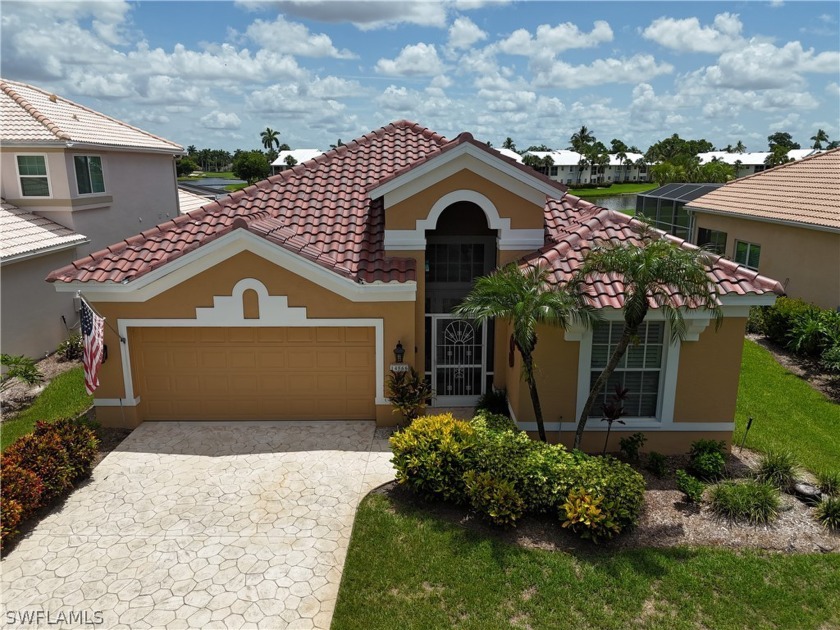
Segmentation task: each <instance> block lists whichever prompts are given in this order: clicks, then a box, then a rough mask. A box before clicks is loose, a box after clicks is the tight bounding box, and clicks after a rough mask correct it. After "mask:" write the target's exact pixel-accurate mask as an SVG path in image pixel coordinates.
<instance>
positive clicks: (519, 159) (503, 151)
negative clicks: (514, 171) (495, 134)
mask: <svg viewBox="0 0 840 630" xmlns="http://www.w3.org/2000/svg"><path fill="white" fill-rule="evenodd" d="M493 148H494V149H496V147H493ZM496 151H498V152H499V153H501V154H502V155H504V156H505V157H509V158H510V159H511V160H516V161H517V162H519V163H520V164H522V156H521V155H519V154H518V153H517V152H516V151H514V150H512V149H496Z"/></svg>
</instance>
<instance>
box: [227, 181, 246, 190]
mask: <svg viewBox="0 0 840 630" xmlns="http://www.w3.org/2000/svg"><path fill="white" fill-rule="evenodd" d="M243 188H248V184H247V183H246V184H229V185H228V186H225V190H227V191H228V192H236V191H237V190H242V189H243Z"/></svg>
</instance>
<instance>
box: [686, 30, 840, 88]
mask: <svg viewBox="0 0 840 630" xmlns="http://www.w3.org/2000/svg"><path fill="white" fill-rule="evenodd" d="M838 67H840V53H837V52H822V53H819V54H817V53H815V52H814V49H813V48H811V49H809V50H803V49H802V44H800V43H799V42H788V43H787V44H785V45H784V46H782V47H781V48H779V47H777V46H774V45H773V44H770V43H767V42H761V41H756V40H751V41H750V42H749V43H748V44H746V45H745V46H742V47H741V48H739V49H738V50H733V51H730V52H726V53H724V54H722V55H721V56H720V58H719V59H718V62H717V64H716V65H713V66H709V67H708V68H706V70H705V73H704V77H703V79H704V81H705V82H707V83H708V84H710V85H714V86H719V87H729V88H736V89H753V90H756V89H768V88H782V87H788V88H790V87H801V86H802V85H803V78H802V74H803V73H821V74H822V73H825V74H831V73H836V72H837V69H838Z"/></svg>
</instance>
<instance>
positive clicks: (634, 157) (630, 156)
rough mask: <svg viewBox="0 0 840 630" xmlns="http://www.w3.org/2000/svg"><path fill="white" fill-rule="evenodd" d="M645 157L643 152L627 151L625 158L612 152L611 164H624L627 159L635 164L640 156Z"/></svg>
mask: <svg viewBox="0 0 840 630" xmlns="http://www.w3.org/2000/svg"><path fill="white" fill-rule="evenodd" d="M643 157H645V156H644V155H642V154H641V153H626V154H625V155H624V158H623V159H619V158H618V153H610V166H624V161H625V160H630V161H631V162H633V163H634V164H635V163H636V160H638V159H639V158H643Z"/></svg>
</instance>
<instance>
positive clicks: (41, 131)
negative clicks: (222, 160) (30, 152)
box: [0, 79, 184, 153]
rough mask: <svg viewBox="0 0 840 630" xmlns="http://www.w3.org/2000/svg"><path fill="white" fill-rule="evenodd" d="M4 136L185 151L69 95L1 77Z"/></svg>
mask: <svg viewBox="0 0 840 630" xmlns="http://www.w3.org/2000/svg"><path fill="white" fill-rule="evenodd" d="M0 139H2V140H3V141H4V142H21V143H35V144H37V143H48V142H57V141H61V142H78V143H88V144H96V145H110V146H114V147H131V148H145V149H151V150H157V151H166V152H171V153H183V151H184V148H183V147H182V146H181V145H178V144H175V143H174V142H170V141H169V140H165V139H164V138H160V137H158V136H156V135H154V134H151V133H148V132H147V131H143V130H142V129H138V128H137V127H132V126H131V125H129V124H126V123H124V122H122V121H119V120H116V119H115V118H111V117H110V116H106V115H105V114H101V113H99V112H96V111H94V110H92V109H88V108H87V107H84V106H83V105H79V104H78V103H74V102H73V101H69V100H67V99H66V98H62V97H60V96H56V95H55V94H50V93H49V92H46V91H44V90H41V89H40V88H36V87H34V86H32V85H28V84H26V83H19V82H17V81H7V80H5V79H0Z"/></svg>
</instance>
